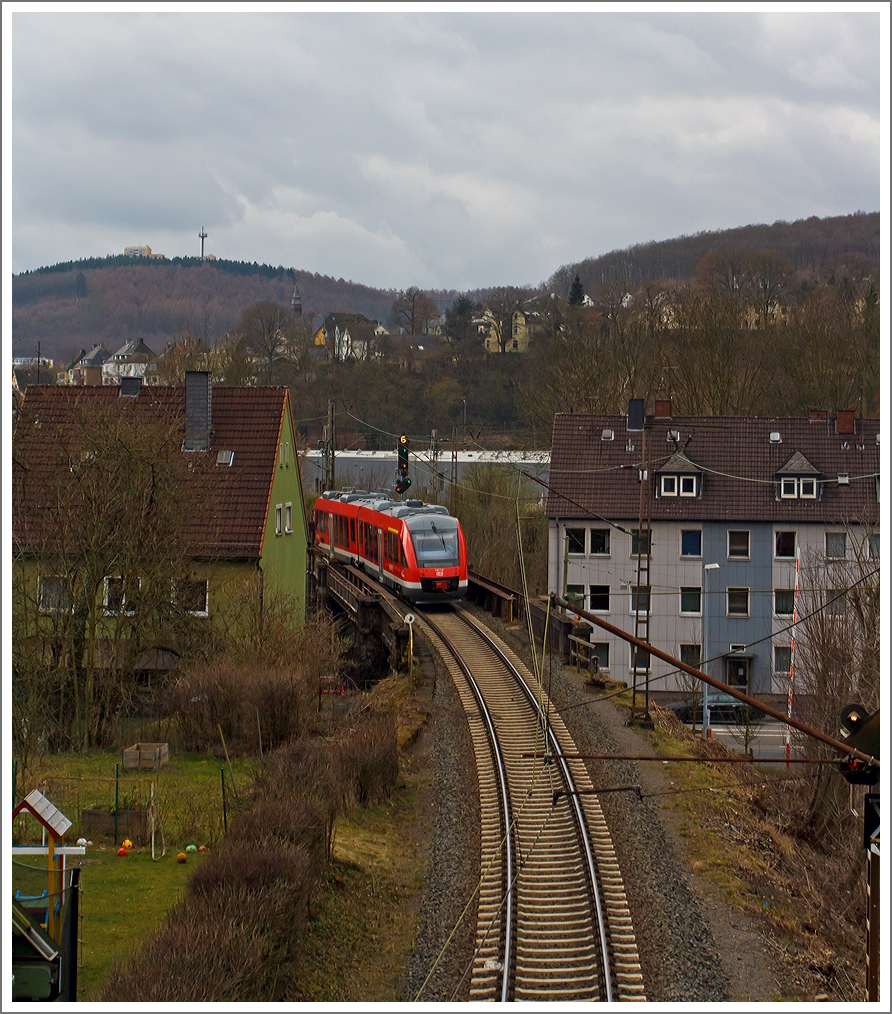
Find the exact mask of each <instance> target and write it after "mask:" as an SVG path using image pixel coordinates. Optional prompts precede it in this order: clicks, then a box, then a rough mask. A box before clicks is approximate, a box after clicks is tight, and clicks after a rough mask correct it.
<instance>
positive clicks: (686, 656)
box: [678, 644, 700, 669]
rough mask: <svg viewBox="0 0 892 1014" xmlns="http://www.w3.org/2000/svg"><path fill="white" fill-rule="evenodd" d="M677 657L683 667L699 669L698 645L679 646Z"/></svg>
mask: <svg viewBox="0 0 892 1014" xmlns="http://www.w3.org/2000/svg"><path fill="white" fill-rule="evenodd" d="M678 649H679V650H678V657H679V658H680V659H681V661H682V662H684V664H685V665H691V666H693V667H694V668H695V669H699V668H700V645H699V644H680V645H679V646H678Z"/></svg>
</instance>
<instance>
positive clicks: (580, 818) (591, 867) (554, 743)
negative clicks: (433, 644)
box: [456, 610, 613, 1003]
mask: <svg viewBox="0 0 892 1014" xmlns="http://www.w3.org/2000/svg"><path fill="white" fill-rule="evenodd" d="M456 611H457V612H459V611H458V610H456ZM462 619H464V621H465V622H466V623H467V624H468V625H469V626H471V627H472V628H473V629H474V630H475V631H476V633H477V634H478V636H479V637H480V638H481V639H482V640H484V641H486V642H487V643H488V644H489V646H490V648H491V649H492V650H493V651H494V652H495V653H496V655H497V656H498V657H499V658H500V659H501V661H502V664H503V665H504V666H505V667H506V668H507V669H508V671H509V672H510V673H511V674H512V675H513V677H514V679H515V680H516V682H517V684H518V685H519V686H520V688H521V689H522V690H523V692H524V693H525V694H526V697H527V700H528V701H529V703H530V706H531V707H532V709H533V711H534V712H536V714H537V715H539V716H540V717H541V718H543V719H544V721H545V728H546V731H547V734H548V740H549V742H550V743H551V748H552V751H553V755H554V757H556V758H557V760H558V762H559V763H560V766H561V773H562V775H563V778H564V783H565V785H566V786H567V790H568V795H569V798H570V801H571V802H572V804H573V813H574V815H575V817H576V829H577V833H578V834H579V836H580V837H581V839H582V842H583V851H584V857H585V864H586V872H587V875H588V879H589V887H590V890H591V893H592V899H593V900H594V902H595V911H596V913H597V919H598V934H599V937H600V941H601V962H602V967H603V979H604V992H605V997H604V1000H605V1002H606V1003H612V1002H613V984H612V982H611V974H610V972H611V969H610V948H609V946H608V944H607V926H606V920H605V918H604V908H603V905H602V902H601V892H600V889H599V887H598V874H597V869H596V864H595V857H594V855H593V852H592V844H591V840H590V839H589V834H588V825H587V823H586V820H585V814H584V813H583V812H582V807H581V805H580V802H579V792H578V790H577V788H576V782H575V780H574V778H573V775H572V772H571V771H570V769H569V767H568V765H567V762H566V760H565V755H564V753H563V751H562V749H561V745H560V743H559V742H558V740H557V737H556V736H555V734H554V730H553V729H552V727H551V723H550V722H549V721H548V716H547V714H545V715H543V714H542V709H541V705H540V703H539V701H537V700H536V696H535V694H534V693H533V691H532V690H531V689H530V687H529V685H528V684H527V682H526V680H525V679H524V678H523V677H522V676H521V674H520V673H519V672H518V671H517V669H516V668H515V666H514V665H513V664H512V662H511V661H510V660H509V659H508V657H507V656H506V655H505V653H504V652H503V651H502V649H501V648H500V647H499V645H498V644H496V642H495V641H494V640H493V639H492V637H491V636H490V635H489V634H488V633H486V632H485V631H483V630H481V629H480V627H479V626H478V625H477V624H472V623H471V622H470V621H469V620H468V618H467V617H466V616H464V615H463V616H462Z"/></svg>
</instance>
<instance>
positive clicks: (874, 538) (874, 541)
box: [867, 535, 880, 560]
mask: <svg viewBox="0 0 892 1014" xmlns="http://www.w3.org/2000/svg"><path fill="white" fill-rule="evenodd" d="M867 555H868V557H869V558H870V559H871V560H879V558H880V537H879V535H868V537H867Z"/></svg>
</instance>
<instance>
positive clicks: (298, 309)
mask: <svg viewBox="0 0 892 1014" xmlns="http://www.w3.org/2000/svg"><path fill="white" fill-rule="evenodd" d="M291 309H292V310H293V311H294V313H295V314H296V315H297V316H298V317H299V316H300V315H301V314H302V313H303V307H302V306H301V302H300V290H299V289H298V287H297V285H295V286H294V295H292V297H291Z"/></svg>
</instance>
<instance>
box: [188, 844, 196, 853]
mask: <svg viewBox="0 0 892 1014" xmlns="http://www.w3.org/2000/svg"><path fill="white" fill-rule="evenodd" d="M186 851H187V852H197V851H198V849H197V848H196V846H195V845H187V846H186Z"/></svg>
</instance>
